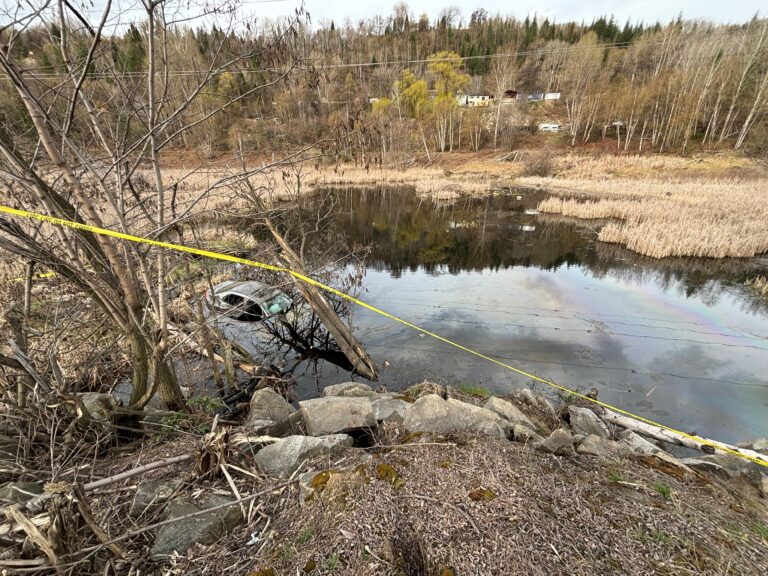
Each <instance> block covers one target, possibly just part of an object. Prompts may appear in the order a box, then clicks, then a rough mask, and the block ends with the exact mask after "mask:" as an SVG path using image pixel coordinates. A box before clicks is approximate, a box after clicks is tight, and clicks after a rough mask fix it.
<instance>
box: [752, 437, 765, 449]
mask: <svg viewBox="0 0 768 576" xmlns="http://www.w3.org/2000/svg"><path fill="white" fill-rule="evenodd" d="M752 450H755V451H756V452H768V438H758V439H757V440H755V441H754V442H752Z"/></svg>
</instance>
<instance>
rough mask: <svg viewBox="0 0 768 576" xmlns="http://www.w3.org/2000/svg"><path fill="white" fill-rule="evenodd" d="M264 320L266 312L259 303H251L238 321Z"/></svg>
mask: <svg viewBox="0 0 768 576" xmlns="http://www.w3.org/2000/svg"><path fill="white" fill-rule="evenodd" d="M262 318H264V311H263V310H262V309H261V306H259V304H258V303H257V302H251V301H249V302H248V303H247V304H246V306H245V310H244V311H243V313H242V314H241V315H240V317H239V318H238V319H239V320H245V321H247V322H258V321H259V320H261V319H262Z"/></svg>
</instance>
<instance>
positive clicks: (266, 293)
mask: <svg viewBox="0 0 768 576" xmlns="http://www.w3.org/2000/svg"><path fill="white" fill-rule="evenodd" d="M205 299H206V301H207V302H208V303H209V304H210V305H211V306H212V307H213V309H214V310H215V311H216V312H218V313H220V314H223V315H225V316H227V317H229V318H232V319H234V320H241V321H244V322H261V321H263V320H267V319H269V318H271V317H273V316H277V315H280V314H285V313H286V312H288V310H290V308H291V306H293V300H292V299H291V297H290V296H288V295H287V294H286V293H285V292H283V291H282V290H278V289H277V288H275V287H273V286H268V285H267V284H264V283H263V282H258V281H256V280H249V281H244V282H238V281H235V280H228V281H226V282H222V283H221V284H217V285H216V286H214V287H213V290H208V291H207V292H206V293H205Z"/></svg>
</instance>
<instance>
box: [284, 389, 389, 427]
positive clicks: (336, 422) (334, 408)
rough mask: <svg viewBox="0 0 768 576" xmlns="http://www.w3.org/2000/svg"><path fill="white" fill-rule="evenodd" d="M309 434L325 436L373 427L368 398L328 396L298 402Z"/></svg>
mask: <svg viewBox="0 0 768 576" xmlns="http://www.w3.org/2000/svg"><path fill="white" fill-rule="evenodd" d="M299 408H300V410H301V415H302V417H303V418H304V423H305V424H306V426H307V434H309V435H310V436H325V435H327V434H337V433H340V432H353V431H355V430H360V429H362V428H374V427H375V426H376V417H375V416H374V414H373V405H372V403H371V400H370V399H368V398H360V397H354V396H353V397H342V396H328V397H326V398H313V399H312V400H304V401H303V402H299Z"/></svg>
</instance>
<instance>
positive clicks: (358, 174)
mask: <svg viewBox="0 0 768 576" xmlns="http://www.w3.org/2000/svg"><path fill="white" fill-rule="evenodd" d="M163 174H164V177H165V179H166V182H167V184H169V185H174V184H175V185H176V189H177V203H178V204H177V205H178V209H179V210H180V211H183V210H184V209H186V208H188V207H192V206H193V205H194V208H193V211H194V212H200V211H206V210H207V211H214V212H216V211H225V212H231V211H236V210H239V209H242V208H248V205H249V197H252V195H253V194H254V192H255V193H257V194H259V195H260V196H261V197H262V198H263V199H265V200H267V201H276V200H285V199H291V198H295V197H296V196H297V194H300V193H305V192H314V191H315V190H318V189H320V188H325V187H335V186H368V187H370V186H413V187H414V188H415V190H416V193H417V194H421V195H425V196H431V197H434V198H436V199H450V198H456V197H458V196H460V195H464V194H484V193H487V192H488V191H489V190H490V189H491V188H492V187H493V184H494V182H495V178H493V177H491V176H482V175H477V174H471V175H448V174H447V173H446V172H445V171H444V170H443V169H442V168H422V167H416V168H409V169H406V170H394V169H389V168H370V169H366V168H364V167H358V166H351V165H339V166H336V167H335V168H327V167H326V168H316V167H307V166H306V165H305V166H304V167H303V168H301V169H299V170H293V169H285V170H283V169H271V170H267V171H265V172H259V173H256V174H253V175H251V176H248V178H247V179H246V178H244V177H242V176H241V175H242V168H233V169H231V170H230V169H226V168H221V169H207V168H202V169H198V170H184V169H180V168H172V169H167V170H165V171H164V173H163ZM149 176H150V174H149V172H147V173H146V175H145V177H147V178H148V177H149ZM200 197H202V200H198V198H200Z"/></svg>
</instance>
